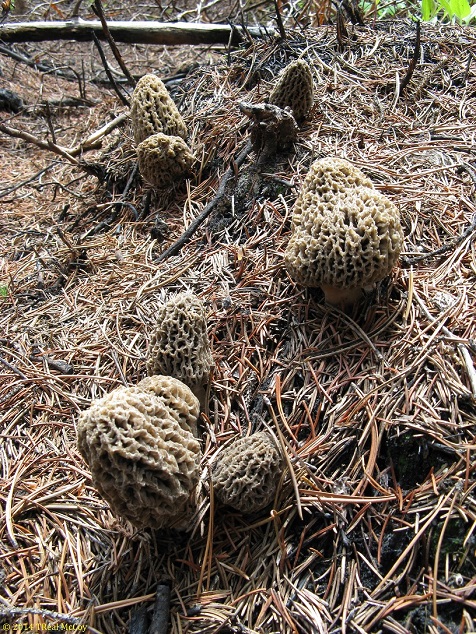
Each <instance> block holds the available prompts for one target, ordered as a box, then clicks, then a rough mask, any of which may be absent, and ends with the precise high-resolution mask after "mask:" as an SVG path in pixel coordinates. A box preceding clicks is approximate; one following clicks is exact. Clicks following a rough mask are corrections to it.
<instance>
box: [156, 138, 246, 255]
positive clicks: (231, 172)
mask: <svg viewBox="0 0 476 634" xmlns="http://www.w3.org/2000/svg"><path fill="white" fill-rule="evenodd" d="M252 147H253V146H252V144H251V141H248V142H247V144H246V145H245V147H244V148H243V149H242V150H241V152H240V154H239V155H238V156H237V158H236V160H235V161H233V162H232V164H231V165H230V167H229V168H228V169H227V170H226V172H225V173H224V174H223V177H222V179H221V182H220V185H219V187H218V189H217V193H216V194H215V196H214V198H213V199H212V200H211V201H210V202H209V203H208V205H206V207H205V208H204V209H203V211H202V212H201V213H200V215H198V216H197V217H196V218H195V220H194V221H193V222H192V223H191V225H190V226H189V227H188V229H186V230H185V231H184V232H183V234H182V235H181V236H180V238H179V239H178V240H176V242H174V243H173V244H172V245H171V246H170V247H169V248H168V249H166V250H165V251H164V252H163V253H161V254H160V255H159V257H158V258H156V260H155V261H156V262H163V261H164V260H166V259H167V258H169V257H170V256H172V255H176V254H177V253H178V252H179V251H180V249H181V248H182V247H183V246H184V245H185V244H187V242H188V241H189V240H190V238H191V237H192V236H193V234H194V233H195V231H196V230H197V229H198V227H199V226H200V225H201V224H202V223H203V221H204V220H206V218H207V217H208V216H209V215H210V213H211V212H212V211H213V209H214V208H215V207H216V205H217V204H218V203H219V202H220V200H221V199H222V198H223V196H224V195H225V189H226V186H227V184H228V181H229V180H230V179H231V178H233V176H236V172H235V170H236V168H237V167H239V166H240V165H241V164H242V163H243V161H244V160H245V159H246V157H247V156H248V154H249V153H250V152H251V149H252Z"/></svg>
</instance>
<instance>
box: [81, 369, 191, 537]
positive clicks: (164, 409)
mask: <svg viewBox="0 0 476 634" xmlns="http://www.w3.org/2000/svg"><path fill="white" fill-rule="evenodd" d="M155 378H156V379H157V381H156V383H158V381H160V379H161V377H155ZM162 378H165V379H166V380H167V381H168V380H169V377H162ZM142 387H144V388H145V390H144V389H141V387H140V386H134V387H123V388H118V389H117V390H114V391H113V392H111V393H110V394H107V395H106V396H104V397H102V398H100V399H97V400H95V401H93V402H92V403H91V406H90V407H89V409H88V410H86V411H84V412H82V413H81V415H80V417H79V421H78V448H79V451H80V453H81V455H82V456H83V458H84V459H85V461H86V462H87V463H88V465H89V467H90V469H91V475H92V479H93V483H94V485H95V487H96V488H97V490H98V491H99V493H100V494H101V495H102V496H103V497H104V499H105V500H107V502H109V504H110V506H111V508H112V510H113V511H114V512H115V513H117V514H118V515H120V516H122V517H125V518H127V519H128V520H129V521H130V522H131V523H132V524H134V525H135V526H137V527H145V526H148V527H152V528H160V527H174V528H185V527H186V526H187V521H188V520H189V514H190V513H191V509H192V500H193V494H194V491H195V488H196V485H197V483H198V479H199V473H200V471H199V467H200V444H199V442H198V440H197V439H196V438H195V437H194V436H193V434H192V432H191V431H189V429H190V428H192V427H193V425H196V418H197V416H198V409H199V408H198V402H197V401H196V399H195V406H194V407H190V404H191V403H193V402H194V396H193V394H189V395H188V398H187V402H186V403H179V402H178V401H179V399H178V398H177V396H176V395H175V394H173V395H172V396H170V394H168V393H167V390H166V389H165V388H163V389H162V390H160V389H158V387H157V386H156V385H154V389H152V383H151V382H149V383H148V384H147V383H146V384H145V385H143V386H142ZM183 388H184V390H187V388H186V386H183ZM158 393H160V395H158ZM172 404H174V405H176V406H177V407H178V408H180V407H181V408H182V411H180V413H179V415H178V416H177V415H172V414H171V411H170V410H171V408H172ZM177 419H179V420H177ZM194 419H195V420H194Z"/></svg>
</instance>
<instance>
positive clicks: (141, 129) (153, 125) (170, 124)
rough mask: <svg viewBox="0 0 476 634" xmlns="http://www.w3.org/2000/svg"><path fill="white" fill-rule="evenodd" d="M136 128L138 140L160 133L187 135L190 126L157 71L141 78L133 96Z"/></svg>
mask: <svg viewBox="0 0 476 634" xmlns="http://www.w3.org/2000/svg"><path fill="white" fill-rule="evenodd" d="M131 121H132V131H133V133H134V139H135V142H136V143H140V142H141V141H143V140H144V139H146V138H147V137H149V136H152V135H153V134H157V133H158V132H162V133H163V134H167V135H171V136H179V137H182V139H185V138H186V137H187V126H186V125H185V122H184V120H183V119H182V115H181V114H180V112H179V111H178V108H177V106H176V105H175V103H174V101H173V99H172V97H171V96H170V95H169V93H168V91H167V88H166V87H165V85H164V83H163V82H162V81H161V80H160V79H159V78H158V77H157V76H156V75H153V74H148V75H144V76H143V77H141V78H140V79H139V81H138V82H137V84H136V87H135V88H134V91H133V93H132V95H131Z"/></svg>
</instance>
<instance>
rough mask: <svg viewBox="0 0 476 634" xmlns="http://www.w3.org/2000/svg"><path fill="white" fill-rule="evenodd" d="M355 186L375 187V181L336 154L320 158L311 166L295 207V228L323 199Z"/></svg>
mask: <svg viewBox="0 0 476 634" xmlns="http://www.w3.org/2000/svg"><path fill="white" fill-rule="evenodd" d="M354 187H369V188H370V189H372V188H373V183H372V181H371V180H370V178H368V177H367V176H365V174H364V173H363V172H362V171H361V170H359V168H358V167H354V165H352V163H350V162H349V161H346V160H345V159H342V158H338V157H336V156H329V157H326V158H323V159H318V160H317V161H314V163H313V164H312V165H311V167H310V168H309V171H308V173H307V174H306V178H305V179H304V182H303V184H302V187H301V191H300V192H299V196H298V198H297V200H296V203H295V205H294V209H293V216H292V222H293V228H297V226H298V225H299V224H300V222H301V215H302V214H303V212H305V210H306V209H308V208H309V207H312V206H314V205H316V204H318V202H320V200H321V199H323V200H326V201H329V200H330V199H331V198H333V197H334V196H335V195H336V194H339V193H342V192H344V191H345V190H346V189H351V188H354Z"/></svg>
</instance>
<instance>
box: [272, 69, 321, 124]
mask: <svg viewBox="0 0 476 634" xmlns="http://www.w3.org/2000/svg"><path fill="white" fill-rule="evenodd" d="M269 103H272V104H274V105H275V106H278V107H279V108H286V107H288V108H290V109H291V110H292V113H293V116H294V118H295V119H296V121H298V122H299V121H303V120H304V119H305V118H306V115H307V114H308V112H309V110H310V109H311V108H312V105H313V103H314V84H313V81H312V73H311V68H310V67H309V64H308V63H307V62H305V61H304V60H302V59H297V60H295V61H294V62H291V63H290V64H288V66H286V68H284V69H283V71H282V72H281V74H280V75H279V77H278V81H277V83H276V85H275V87H274V88H273V90H272V91H271V94H270V96H269Z"/></svg>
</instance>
